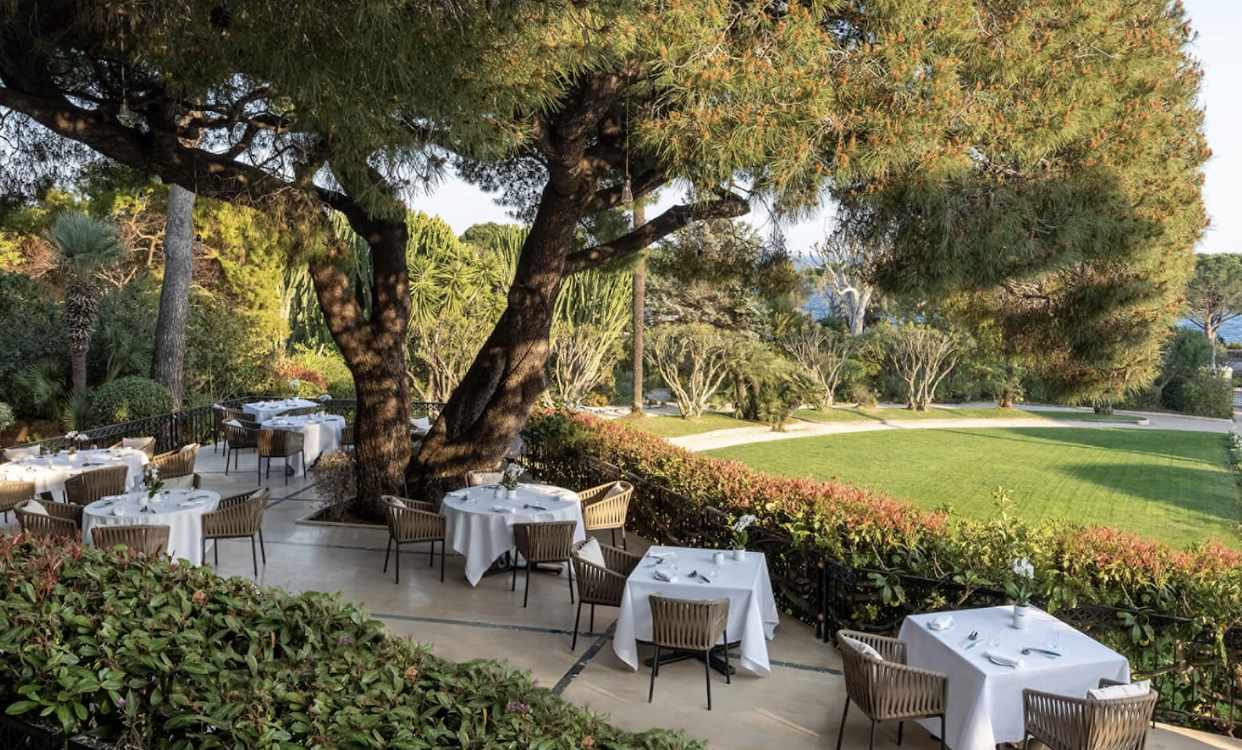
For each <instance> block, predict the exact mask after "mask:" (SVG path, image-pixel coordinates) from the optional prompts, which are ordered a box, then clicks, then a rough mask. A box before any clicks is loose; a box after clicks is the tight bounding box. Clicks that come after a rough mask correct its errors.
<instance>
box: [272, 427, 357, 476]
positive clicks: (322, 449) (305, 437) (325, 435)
mask: <svg viewBox="0 0 1242 750" xmlns="http://www.w3.org/2000/svg"><path fill="white" fill-rule="evenodd" d="M260 426H261V427H263V428H264V429H273V430H289V431H291V432H300V433H302V450H303V451H305V452H306V465H307V466H313V465H314V463H315V462H316V461H318V460H319V457H320V456H321V455H323V454H324V453H331V452H332V451H334V450H339V449H340V447H341V431H342V430H344V429H345V417H342V416H340V415H337V414H307V415H305V416H301V417H273V418H272V419H269V420H267V421H265V422H261V423H260ZM293 467H294V476H301V475H302V462H301V461H297V462H295V463H294V464H293Z"/></svg>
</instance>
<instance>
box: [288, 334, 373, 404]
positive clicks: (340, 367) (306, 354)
mask: <svg viewBox="0 0 1242 750" xmlns="http://www.w3.org/2000/svg"><path fill="white" fill-rule="evenodd" d="M289 359H290V360H291V361H292V362H293V363H294V364H296V365H300V366H302V367H305V368H306V369H308V370H314V371H315V372H317V373H319V374H320V375H322V376H323V380H324V390H326V391H327V392H328V393H330V394H332V395H333V396H335V397H336V398H353V397H354V395H355V394H356V393H357V389H356V388H355V387H354V374H353V373H352V372H350V371H349V368H348V367H347V366H346V365H345V358H344V357H342V356H341V353H340V352H338V351H337V350H336V349H332V348H329V347H327V346H318V347H310V346H306V345H304V344H296V345H294V347H293V354H291V355H290V357H289Z"/></svg>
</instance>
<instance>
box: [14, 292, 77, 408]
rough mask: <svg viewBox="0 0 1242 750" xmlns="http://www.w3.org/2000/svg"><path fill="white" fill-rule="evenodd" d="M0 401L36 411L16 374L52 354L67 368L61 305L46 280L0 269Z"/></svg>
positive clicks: (67, 357) (67, 347) (66, 343)
mask: <svg viewBox="0 0 1242 750" xmlns="http://www.w3.org/2000/svg"><path fill="white" fill-rule="evenodd" d="M0 321H4V324H3V325H0V401H4V402H5V403H7V404H9V405H10V406H12V407H13V410H14V411H15V412H16V413H17V414H19V415H21V416H33V415H35V414H37V413H38V407H37V405H36V404H35V403H34V402H33V401H32V400H31V397H30V394H29V393H28V392H27V391H26V390H25V389H23V388H22V387H21V385H20V384H19V382H18V379H17V374H18V373H19V372H21V371H22V370H23V369H25V368H26V366H27V365H29V364H30V363H32V362H37V361H39V360H41V359H47V358H53V359H55V361H56V362H57V363H58V364H59V365H61V366H62V367H63V369H64V370H68V363H69V344H68V342H67V340H66V338H65V313H64V307H63V305H61V303H60V302H59V301H58V296H57V295H56V294H55V293H54V292H53V291H52V289H51V287H49V286H48V285H47V284H45V283H43V282H41V281H37V280H35V279H32V278H30V277H29V276H26V275H24V274H18V273H5V272H0Z"/></svg>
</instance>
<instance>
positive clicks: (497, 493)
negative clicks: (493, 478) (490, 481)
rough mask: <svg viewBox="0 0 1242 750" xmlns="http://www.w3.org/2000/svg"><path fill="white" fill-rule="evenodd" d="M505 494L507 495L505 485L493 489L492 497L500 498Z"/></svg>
mask: <svg viewBox="0 0 1242 750" xmlns="http://www.w3.org/2000/svg"><path fill="white" fill-rule="evenodd" d="M504 496H505V489H504V487H497V488H496V489H494V490H492V497H494V498H496V499H497V500H499V499H500V498H502V497H504Z"/></svg>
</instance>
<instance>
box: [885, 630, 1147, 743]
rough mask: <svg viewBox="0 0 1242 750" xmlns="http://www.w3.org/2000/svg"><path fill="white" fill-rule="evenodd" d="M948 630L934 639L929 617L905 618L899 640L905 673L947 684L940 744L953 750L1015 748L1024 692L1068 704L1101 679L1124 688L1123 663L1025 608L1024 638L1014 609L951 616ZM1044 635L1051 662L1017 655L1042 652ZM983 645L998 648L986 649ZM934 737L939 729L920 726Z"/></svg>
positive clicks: (1127, 677) (1109, 651)
mask: <svg viewBox="0 0 1242 750" xmlns="http://www.w3.org/2000/svg"><path fill="white" fill-rule="evenodd" d="M952 614H953V620H954V623H953V627H952V628H950V629H948V630H941V631H933V630H930V629H928V627H927V623H928V622H929V621H930V620H931V619H932V618H934V617H936V615H935V614H926V615H914V616H912V617H907V618H906V621H905V622H904V623H902V625H901V634H900V638H901V639H902V640H903V641H905V642H906V644H907V654H906V659H907V662H908V663H909V665H910V666H912V667H919V668H920V669H930V670H932V671H935V672H940V673H941V674H944V675H947V676H948V678H949V703H948V715H947V716H946V717H945V734H946V735H947V736H946V737H945V742H946V743H947V744H948V745H949V747H951V748H953V750H994V748H995V747H996V745H997V743H1001V742H1021V741H1022V739H1023V725H1022V689H1023V688H1031V689H1033V690H1042V691H1044V692H1047V693H1056V694H1058V695H1066V696H1071V697H1074V698H1083V697H1086V694H1087V691H1088V690H1090V689H1092V688H1095V687H1099V682H1100V678H1102V677H1107V678H1108V679H1110V680H1117V681H1120V682H1129V681H1130V665H1129V663H1128V662H1127V661H1126V658H1125V657H1124V656H1122V655H1121V654H1119V653H1117V652H1116V651H1113V650H1112V649H1110V648H1108V647H1107V646H1104V645H1103V644H1101V643H1099V642H1097V641H1095V640H1093V639H1092V638H1091V637H1089V636H1087V635H1085V634H1083V633H1080V632H1079V631H1077V630H1075V629H1074V628H1072V627H1070V626H1069V625H1066V624H1065V623H1063V622H1061V621H1060V620H1058V619H1056V618H1055V617H1053V616H1052V615H1050V614H1048V613H1047V612H1044V611H1042V610H1039V609H1036V608H1035V607H1031V610H1030V613H1029V614H1028V615H1027V618H1026V619H1027V625H1026V628H1025V629H1023V630H1017V629H1015V628H1014V627H1013V607H1011V606H1004V607H988V608H985V609H967V610H962V611H960V612H953V613H952ZM1051 630H1057V631H1059V632H1060V642H1059V643H1058V644H1057V647H1056V648H1055V649H1053V650H1055V651H1057V652H1058V653H1060V654H1062V656H1060V657H1057V658H1055V659H1050V658H1048V657H1047V656H1044V655H1042V654H1038V653H1035V652H1031V654H1030V655H1025V656H1024V655H1022V654H1021V650H1022V649H1023V648H1024V647H1028V646H1029V647H1033V648H1048V636H1049V632H1050V631H1051ZM972 631H978V633H979V645H978V646H975V647H974V648H972V649H970V650H969V651H967V650H965V643H964V641H966V638H967V637H968V636H969V635H970V633H971V632H972ZM989 640H996V641H999V643H1000V645H999V646H995V647H994V646H991V645H990V644H989ZM988 650H997V651H1002V652H1005V653H1006V654H1009V655H1013V656H1016V657H1018V658H1021V659H1023V660H1024V664H1023V665H1022V666H1021V667H1019V668H1017V669H1014V668H1012V667H1002V666H1000V665H998V664H994V663H992V661H991V660H989V659H988V658H987V657H985V656H984V652H986V651H988ZM922 723H923V724H924V725H925V726H926V727H927V728H928V729H929V730H931V731H934V732H937V733H938V732H939V731H940V721H939V720H938V719H937V720H933V721H925V722H922Z"/></svg>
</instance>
